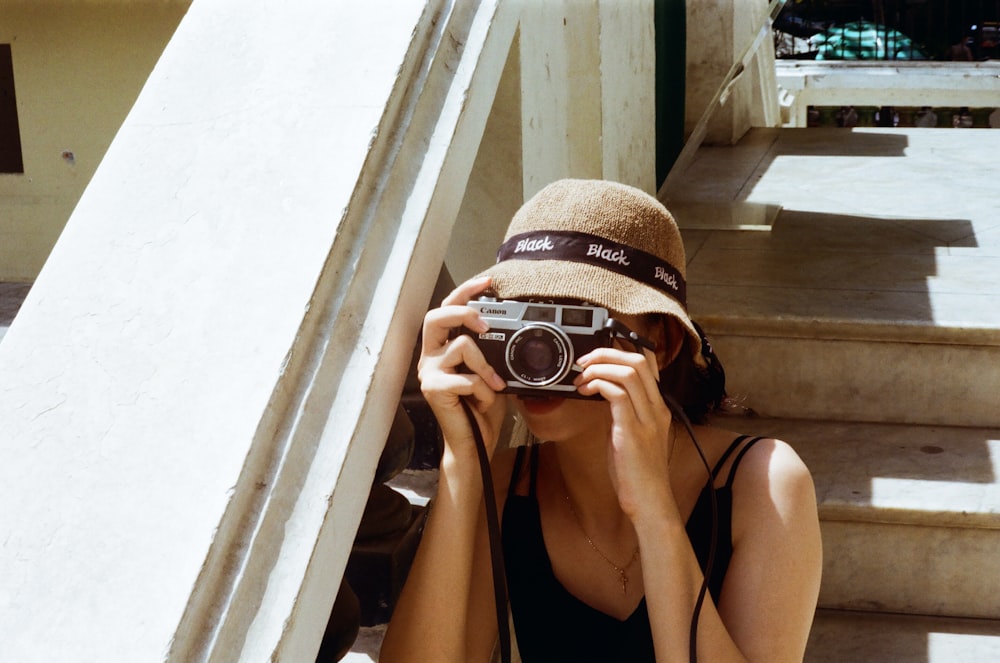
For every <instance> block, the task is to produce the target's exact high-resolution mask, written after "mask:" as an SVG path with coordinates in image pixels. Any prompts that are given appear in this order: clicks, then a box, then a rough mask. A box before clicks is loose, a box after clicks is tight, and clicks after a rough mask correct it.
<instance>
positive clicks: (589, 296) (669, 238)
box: [482, 179, 705, 367]
mask: <svg viewBox="0 0 1000 663" xmlns="http://www.w3.org/2000/svg"><path fill="white" fill-rule="evenodd" d="M482 275H483V276H491V277H492V279H493V281H492V285H491V290H492V291H493V293H494V294H495V295H496V296H497V297H498V298H500V299H516V300H526V299H541V300H544V299H546V298H553V299H558V298H566V299H578V300H582V301H585V302H589V303H591V304H595V305H598V306H603V307H605V308H607V309H609V310H610V311H612V312H616V313H622V314H629V315H641V314H644V313H664V314H667V315H670V316H672V317H673V318H675V319H676V320H677V321H678V322H679V323H680V324H681V325H682V326H683V328H684V329H685V330H686V331H687V333H688V334H689V335H690V336H691V339H692V343H691V344H690V347H691V348H692V352H693V355H694V360H695V363H696V364H698V365H699V366H702V367H704V366H705V360H704V358H703V357H702V354H701V337H700V335H699V334H698V332H697V330H696V329H695V325H694V324H693V323H692V322H691V318H690V317H689V316H688V313H687V305H686V297H687V295H686V280H685V276H686V268H685V257H684V245H683V242H682V240H681V235H680V231H679V230H678V228H677V224H676V222H675V221H674V218H673V216H671V214H670V212H668V211H667V209H666V208H665V207H664V206H663V205H662V204H660V202H659V201H658V200H656V198H654V197H653V196H651V195H649V194H647V193H645V192H644V191H641V190H639V189H636V188H634V187H631V186H627V185H624V184H619V183H616V182H607V181H603V180H571V179H567V180H559V181H557V182H553V183H552V184H549V185H548V186H546V187H545V188H543V189H542V190H541V191H539V192H538V193H537V194H535V195H534V196H533V197H532V198H531V199H530V200H528V201H527V202H526V203H525V204H524V205H523V206H522V207H521V209H519V210H518V211H517V213H516V214H515V215H514V218H513V219H512V220H511V223H510V226H509V227H508V228H507V234H506V236H505V237H504V243H503V244H502V245H501V247H500V250H499V251H498V252H497V264H495V265H493V266H492V267H490V268H489V269H487V270H486V271H484V272H483V273H482Z"/></svg>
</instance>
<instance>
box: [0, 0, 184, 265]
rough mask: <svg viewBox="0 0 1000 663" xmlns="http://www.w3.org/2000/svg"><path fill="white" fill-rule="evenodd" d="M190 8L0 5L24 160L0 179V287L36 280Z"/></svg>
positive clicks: (158, 3) (22, 1)
mask: <svg viewBox="0 0 1000 663" xmlns="http://www.w3.org/2000/svg"><path fill="white" fill-rule="evenodd" d="M190 3H191V0H155V1H153V0H144V1H138V0H133V1H126V0H105V1H103V2H102V1H98V0H90V1H88V2H80V1H76V2H66V1H65V0H61V1H60V0H0V43H6V44H10V45H11V57H12V60H13V66H14V83H15V86H16V94H17V108H18V121H19V124H20V130H21V146H22V150H23V155H24V174H16V175H12V174H4V175H0V280H2V281H32V280H34V278H35V277H36V276H37V275H38V272H39V270H40V269H41V268H42V265H43V264H44V262H45V259H46V258H47V257H48V255H49V252H50V251H51V249H52V246H53V245H54V244H55V241H56V239H57V238H58V236H59V233H60V232H61V231H62V229H63V226H64V225H65V223H66V220H67V219H68V218H69V215H70V213H71V212H72V211H73V208H74V207H75V206H76V203H77V201H78V200H79V198H80V196H81V194H82V193H83V190H84V188H85V187H86V186H87V183H88V182H89V181H90V178H91V176H92V175H93V174H94V170H95V169H96V168H97V164H98V163H100V161H101V159H102V158H103V156H104V153H105V151H106V150H107V148H108V145H109V144H110V143H111V139H112V138H113V137H114V135H115V133H116V132H117V130H118V127H119V126H121V124H122V121H123V120H124V119H125V116H126V115H127V114H128V112H129V109H130V108H131V107H132V104H133V102H134V101H135V99H136V96H137V95H138V94H139V90H140V89H141V88H142V85H143V83H144V82H145V81H146V78H147V77H148V76H149V72H150V71H151V70H152V68H153V66H154V65H155V64H156V61H157V59H158V58H159V56H160V53H161V52H162V51H163V47H164V46H165V45H166V43H167V41H168V40H169V39H170V36H171V35H172V34H173V32H174V30H175V29H176V27H177V24H178V23H179V22H180V20H181V18H182V17H183V15H184V13H185V12H186V11H187V8H188V7H189V5H190ZM64 152H72V154H73V158H72V159H70V158H67V157H64V155H63V153H64Z"/></svg>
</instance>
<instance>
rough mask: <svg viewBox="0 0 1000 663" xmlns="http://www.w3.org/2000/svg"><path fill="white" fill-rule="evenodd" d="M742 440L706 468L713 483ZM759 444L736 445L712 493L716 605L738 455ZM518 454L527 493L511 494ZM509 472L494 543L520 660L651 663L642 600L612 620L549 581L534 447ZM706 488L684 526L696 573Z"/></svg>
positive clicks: (728, 549)
mask: <svg viewBox="0 0 1000 663" xmlns="http://www.w3.org/2000/svg"><path fill="white" fill-rule="evenodd" d="M747 439H748V436H745V435H744V436H740V437H738V438H736V439H735V440H734V441H733V443H732V444H731V445H730V446H729V448H728V449H726V451H725V453H723V454H722V457H721V458H720V459H719V462H718V463H717V464H716V466H715V468H714V469H713V471H712V477H713V479H714V478H715V477H716V476H717V475H718V473H719V470H720V469H721V468H722V466H723V465H724V464H725V462H726V460H727V459H728V458H729V456H730V455H731V454H732V453H733V452H734V451H735V450H736V449H738V448H739V447H740V445H741V444H743V442H745V441H746V440H747ZM760 439H761V438H759V437H757V438H753V439H751V440H750V442H748V443H747V444H746V445H744V446H743V448H742V449H741V450H740V453H739V454H738V455H737V456H736V459H735V460H734V461H733V464H732V466H731V468H730V470H729V476H728V477H727V479H726V483H725V484H724V485H722V486H720V487H718V488H715V489H714V490H715V495H716V503H717V507H718V515H719V518H718V537H717V542H716V552H715V563H714V564H713V567H712V573H711V577H710V578H709V583H708V588H709V591H710V592H711V594H712V598H713V599H714V600H715V601H716V603H717V602H718V600H719V594H720V592H721V591H722V582H723V580H724V579H725V576H726V570H727V569H728V568H729V560H730V558H731V557H732V554H733V541H732V512H733V499H732V497H733V495H732V483H733V479H734V477H735V475H736V468H737V467H738V466H739V463H740V461H741V460H742V459H743V454H745V453H746V452H747V451H748V450H749V449H750V447H751V446H753V445H754V444H755V443H756V442H757V441H758V440H760ZM525 449H530V450H531V452H530V453H531V455H530V458H529V462H530V484H529V485H530V488H529V490H528V494H527V495H518V494H517V493H516V492H514V487H515V486H516V485H517V483H518V476H519V474H520V471H521V468H522V467H523V465H524V454H525ZM514 468H515V470H514V476H513V477H512V478H511V482H510V487H509V488H508V492H507V502H506V505H505V506H504V510H503V530H502V540H503V552H504V564H505V568H506V572H507V589H508V593H509V595H510V605H511V614H512V615H513V618H514V630H515V633H516V635H517V646H518V650H519V651H520V654H521V659H522V661H523V662H524V663H535V662H540V663H553V662H557V661H574V662H575V663H579V662H581V661H602V662H607V661H628V662H629V663H635V662H641V661H650V662H653V661H655V655H654V653H653V634H652V631H651V630H650V626H649V614H648V613H647V611H646V599H645V597H644V598H643V599H642V600H641V601H640V602H639V605H638V606H637V607H636V609H635V611H634V612H633V613H632V614H631V615H629V617H627V618H626V619H625V620H624V621H620V620H618V619H617V618H615V617H612V616H611V615H608V614H605V613H603V612H601V611H599V610H596V609H594V608H592V607H590V606H589V605H587V604H586V603H584V602H583V601H580V600H579V599H578V598H576V597H575V596H573V595H572V594H570V593H569V592H568V591H567V590H566V589H565V588H564V587H563V586H562V584H561V583H560V582H559V580H558V579H556V577H555V574H554V573H553V571H552V564H551V562H550V560H549V557H548V552H547V551H546V549H545V541H544V539H543V537H542V522H541V516H540V514H539V511H538V500H537V497H536V493H535V484H536V477H537V474H538V447H537V446H532V447H520V448H519V449H518V450H517V457H516V459H515V461H514ZM710 490H711V489H710V488H709V487H708V486H706V487H705V489H704V490H702V492H701V494H700V495H699V496H698V501H697V503H696V504H695V507H694V509H693V510H692V512H691V516H690V517H689V518H688V522H687V534H688V538H689V539H690V541H691V546H692V548H693V549H694V552H695V555H696V556H697V558H698V561H699V563H700V564H701V567H702V569H703V570H704V568H705V562H706V560H707V558H708V554H709V547H710V545H711V538H712V531H711V530H712V502H711V495H710V492H709V491H710Z"/></svg>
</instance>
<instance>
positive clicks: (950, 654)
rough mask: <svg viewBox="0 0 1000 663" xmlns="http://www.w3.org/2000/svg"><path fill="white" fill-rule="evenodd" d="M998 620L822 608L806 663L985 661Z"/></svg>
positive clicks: (998, 632) (997, 640)
mask: <svg viewBox="0 0 1000 663" xmlns="http://www.w3.org/2000/svg"><path fill="white" fill-rule="evenodd" d="M998 660H1000V621H997V620H980V619H954V618H942V617H922V616H914V615H893V614H884V613H870V612H868V613H866V612H847V611H839V610H820V611H818V612H817V614H816V619H815V620H814V622H813V629H812V632H811V633H810V635H809V644H808V646H807V648H806V656H805V659H804V663H955V662H956V661H962V662H963V663H986V662H987V661H998Z"/></svg>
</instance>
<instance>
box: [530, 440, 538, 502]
mask: <svg viewBox="0 0 1000 663" xmlns="http://www.w3.org/2000/svg"><path fill="white" fill-rule="evenodd" d="M529 449H530V453H531V458H530V459H529V462H530V463H531V476H530V477H529V484H528V495H530V496H531V498H532V499H534V497H535V487H536V486H538V445H537V444H532V445H530V446H529Z"/></svg>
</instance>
